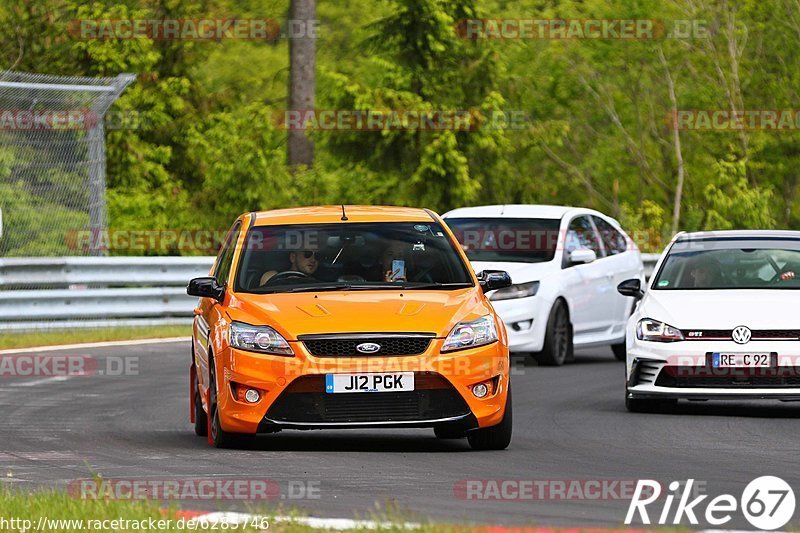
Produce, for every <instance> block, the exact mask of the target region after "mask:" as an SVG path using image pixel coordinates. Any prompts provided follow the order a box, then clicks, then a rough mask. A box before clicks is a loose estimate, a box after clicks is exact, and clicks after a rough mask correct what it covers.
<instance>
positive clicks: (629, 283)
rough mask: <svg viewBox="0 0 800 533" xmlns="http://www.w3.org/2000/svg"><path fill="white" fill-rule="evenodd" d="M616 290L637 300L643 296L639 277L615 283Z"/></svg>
mask: <svg viewBox="0 0 800 533" xmlns="http://www.w3.org/2000/svg"><path fill="white" fill-rule="evenodd" d="M617 291H618V292H619V293H620V294H621V295H623V296H631V297H633V298H636V299H637V300H638V299H640V298H641V297H642V296H644V291H643V290H642V281H641V280H639V279H626V280H625V281H623V282H622V283H620V284H619V285H617Z"/></svg>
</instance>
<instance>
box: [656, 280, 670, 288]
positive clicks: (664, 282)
mask: <svg viewBox="0 0 800 533" xmlns="http://www.w3.org/2000/svg"><path fill="white" fill-rule="evenodd" d="M667 285H669V280H666V279H662V280H661V281H659V282H658V286H659V287H666V286H667Z"/></svg>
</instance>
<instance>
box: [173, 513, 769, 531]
mask: <svg viewBox="0 0 800 533" xmlns="http://www.w3.org/2000/svg"><path fill="white" fill-rule="evenodd" d="M174 516H175V517H176V518H185V519H187V520H188V519H192V520H196V521H197V523H198V524H202V525H203V526H206V527H207V528H209V529H213V528H214V527H216V526H220V525H223V524H228V525H232V524H237V525H238V526H240V527H246V526H250V525H252V524H258V523H261V521H262V520H264V521H265V523H268V524H293V525H301V526H306V527H308V528H311V529H327V530H332V531H345V530H353V529H362V530H363V529H368V530H380V529H412V530H413V529H418V528H420V527H421V524H416V523H413V522H405V523H402V524H398V523H392V522H378V521H374V520H352V519H350V518H316V517H312V516H262V515H254V514H249V513H234V512H212V513H210V512H205V511H177V512H175V513H174ZM265 529H266V528H265ZM464 529H465V530H466V531H470V532H471V533H653V532H654V530H650V529H628V528H603V527H563V528H559V527H531V526H516V527H515V526H490V525H475V526H465V527H464ZM694 533H753V532H752V531H748V530H731V529H703V530H697V531H695V532H694ZM774 533H783V532H774Z"/></svg>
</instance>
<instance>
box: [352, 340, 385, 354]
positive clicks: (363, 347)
mask: <svg viewBox="0 0 800 533" xmlns="http://www.w3.org/2000/svg"><path fill="white" fill-rule="evenodd" d="M380 349H381V345H380V344H376V343H374V342H362V343H361V344H359V345H358V346H356V351H357V352H359V353H375V352H377V351H379V350H380Z"/></svg>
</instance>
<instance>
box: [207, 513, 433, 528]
mask: <svg viewBox="0 0 800 533" xmlns="http://www.w3.org/2000/svg"><path fill="white" fill-rule="evenodd" d="M262 519H263V520H264V521H265V522H269V523H286V524H297V525H302V526H307V527H310V528H312V529H329V530H336V531H343V530H347V529H396V528H397V527H398V525H399V526H400V527H402V528H403V529H417V528H419V527H420V525H419V524H412V523H405V524H392V523H389V522H375V521H373V520H351V519H349V518H315V517H313V516H272V517H270V516H260V515H252V514H247V513H233V512H216V513H207V514H201V515H198V516H196V517H193V518H192V520H196V521H197V522H198V523H203V524H208V525H209V526H215V525H220V524H225V523H227V524H234V523H235V524H238V525H243V526H252V525H254V524H256V525H257V524H259V523H260V521H261V520H262Z"/></svg>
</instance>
